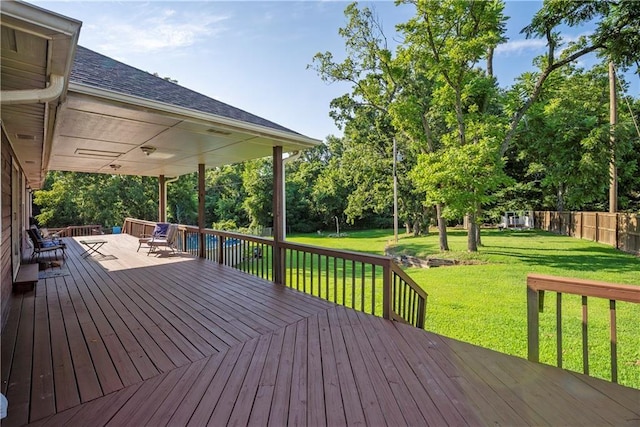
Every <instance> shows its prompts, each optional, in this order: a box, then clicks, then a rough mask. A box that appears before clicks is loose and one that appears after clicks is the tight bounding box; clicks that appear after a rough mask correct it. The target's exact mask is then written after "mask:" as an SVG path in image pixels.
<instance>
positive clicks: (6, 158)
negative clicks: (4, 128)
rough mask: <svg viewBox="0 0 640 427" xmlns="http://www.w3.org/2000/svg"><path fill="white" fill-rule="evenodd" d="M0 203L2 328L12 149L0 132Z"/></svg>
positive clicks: (8, 278) (7, 290)
mask: <svg viewBox="0 0 640 427" xmlns="http://www.w3.org/2000/svg"><path fill="white" fill-rule="evenodd" d="M0 158H1V163H2V168H1V173H2V176H1V177H0V183H1V187H2V189H1V191H2V197H1V203H2V207H1V210H0V212H1V213H2V214H1V215H2V231H1V232H0V236H1V242H0V253H1V255H0V257H1V260H2V261H1V268H0V274H1V278H2V282H1V283H2V285H1V288H0V301H2V330H4V325H5V323H6V320H7V316H8V315H9V301H10V300H11V298H10V297H11V287H12V284H13V277H12V268H11V267H12V266H11V169H12V167H13V166H12V151H11V147H10V145H9V141H8V140H7V138H6V136H5V134H4V133H3V132H2V149H1V155H0Z"/></svg>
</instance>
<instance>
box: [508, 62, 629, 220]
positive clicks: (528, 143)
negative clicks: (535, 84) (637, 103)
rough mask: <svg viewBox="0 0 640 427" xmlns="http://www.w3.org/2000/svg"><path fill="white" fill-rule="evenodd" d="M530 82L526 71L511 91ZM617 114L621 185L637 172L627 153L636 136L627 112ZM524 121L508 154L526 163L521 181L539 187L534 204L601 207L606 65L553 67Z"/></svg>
mask: <svg viewBox="0 0 640 427" xmlns="http://www.w3.org/2000/svg"><path fill="white" fill-rule="evenodd" d="M532 80H533V76H531V75H525V76H523V77H522V78H521V79H520V81H519V82H518V83H517V84H516V85H515V86H514V88H513V91H514V92H517V91H519V90H521V86H527V85H530V84H531V83H532ZM620 113H621V114H620V116H621V123H627V125H626V126H620V127H619V128H618V129H617V132H616V133H617V138H616V139H617V144H616V157H617V158H618V169H619V171H620V177H619V178H620V181H621V183H627V182H629V180H630V179H632V178H631V177H632V176H633V175H634V172H635V171H637V163H636V162H635V161H633V155H632V154H631V153H632V152H635V150H633V141H634V140H636V141H637V139H638V137H637V136H636V137H635V138H634V136H633V133H632V132H631V131H632V130H633V129H632V126H629V125H631V120H630V117H629V115H628V111H627V110H626V109H621V111H620ZM524 123H525V126H524V128H523V129H522V131H521V132H520V133H518V135H517V138H516V142H515V143H514V148H515V150H513V152H514V154H515V155H517V156H518V158H519V160H521V161H524V162H526V164H527V170H526V174H525V176H523V177H522V178H521V179H523V180H530V181H533V182H535V183H536V184H537V186H538V187H539V188H540V194H541V197H540V198H539V200H541V203H540V204H539V205H538V206H536V207H537V208H552V209H556V210H559V211H563V210H565V209H569V210H604V209H605V206H606V205H607V196H608V190H607V189H608V186H609V158H610V155H609V150H610V146H609V135H610V124H609V79H608V64H607V63H601V64H598V65H596V66H595V67H593V68H591V69H590V70H586V71H585V70H583V69H579V68H576V67H573V66H567V67H564V68H563V69H561V70H559V71H558V72H557V73H555V74H554V75H553V76H551V77H550V78H549V79H548V80H547V83H546V84H545V88H544V90H543V91H542V92H541V95H540V97H539V100H538V101H537V102H536V103H535V104H534V105H533V106H532V107H531V108H530V109H529V111H528V113H527V115H526V116H525V122H524ZM622 187H623V188H625V187H624V184H623V186H622ZM622 194H624V190H623V193H622ZM624 204H625V202H623V206H624Z"/></svg>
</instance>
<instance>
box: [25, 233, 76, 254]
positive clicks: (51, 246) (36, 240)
mask: <svg viewBox="0 0 640 427" xmlns="http://www.w3.org/2000/svg"><path fill="white" fill-rule="evenodd" d="M27 233H29V238H30V239H31V242H32V243H33V252H32V253H31V260H32V261H33V259H34V258H35V259H38V258H40V254H41V253H43V252H53V253H54V255H55V256H56V259H58V250H60V251H61V252H62V258H64V257H65V254H64V251H65V249H67V245H65V244H64V243H62V241H61V240H50V239H45V238H43V237H42V235H41V234H40V233H39V230H38V229H37V228H36V227H30V228H29V229H27Z"/></svg>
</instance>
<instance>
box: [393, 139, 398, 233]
mask: <svg viewBox="0 0 640 427" xmlns="http://www.w3.org/2000/svg"><path fill="white" fill-rule="evenodd" d="M397 151H398V149H397V147H396V139H395V138H393V240H394V242H395V243H398V174H397V173H396V161H397V155H398V152H397Z"/></svg>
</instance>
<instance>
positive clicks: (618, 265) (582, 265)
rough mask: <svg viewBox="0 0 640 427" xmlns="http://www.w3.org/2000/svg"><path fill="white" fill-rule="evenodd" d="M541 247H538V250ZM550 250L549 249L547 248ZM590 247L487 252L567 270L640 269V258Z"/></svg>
mask: <svg viewBox="0 0 640 427" xmlns="http://www.w3.org/2000/svg"><path fill="white" fill-rule="evenodd" d="M538 250H539V249H536V251H538ZM546 250H548V249H546ZM579 251H583V252H593V251H590V250H589V249H588V248H585V249H582V250H572V251H571V252H570V253H567V254H559V253H558V251H557V250H556V251H555V253H554V254H549V255H547V254H522V253H513V252H507V251H489V252H487V254H491V255H501V256H505V257H511V258H515V259H517V260H518V262H519V263H522V264H528V265H531V266H544V267H552V268H558V269H565V270H578V271H611V272H620V273H624V272H632V271H640V260H638V259H636V258H633V257H630V256H629V255H625V254H615V253H613V254H612V253H610V252H609V253H606V251H603V252H605V253H604V254H603V255H593V254H591V253H577V252H579Z"/></svg>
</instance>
